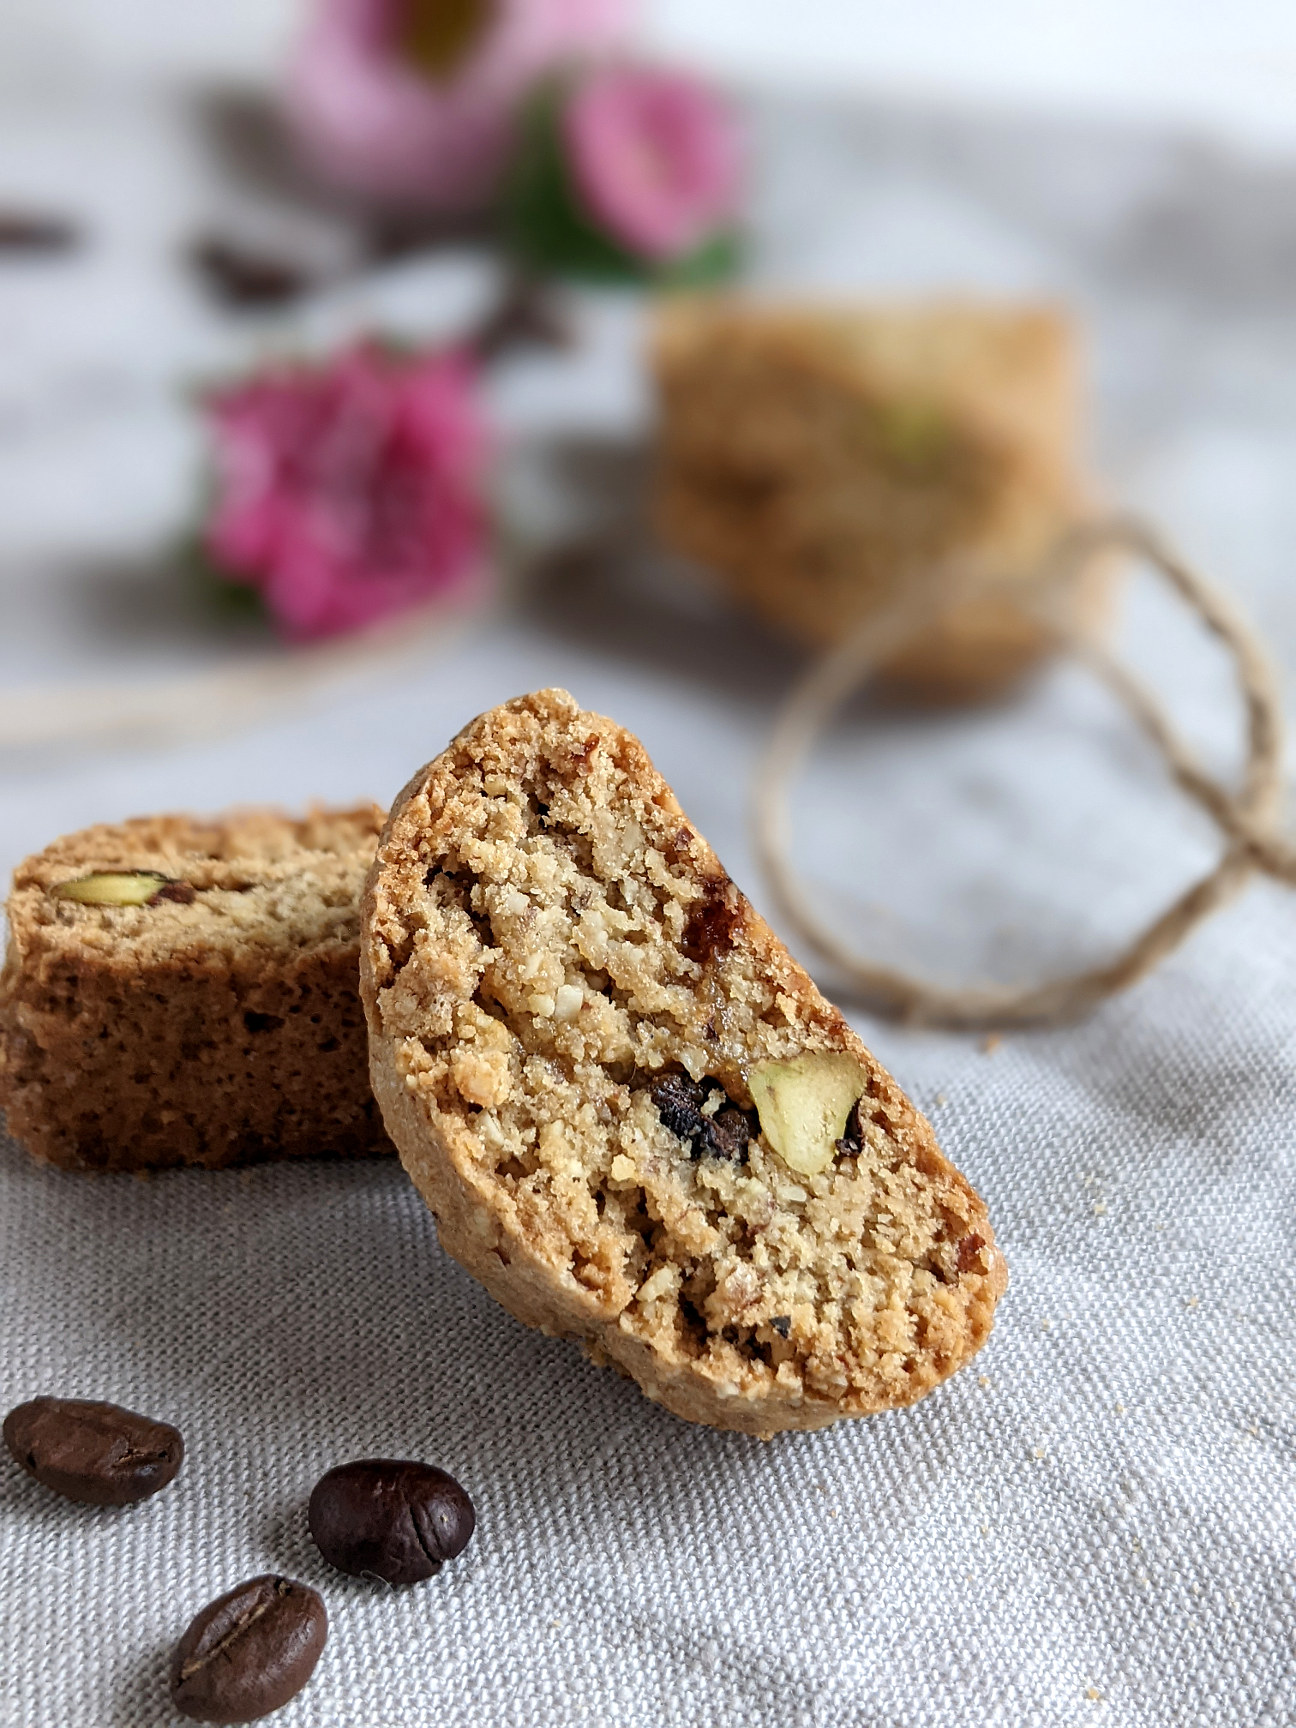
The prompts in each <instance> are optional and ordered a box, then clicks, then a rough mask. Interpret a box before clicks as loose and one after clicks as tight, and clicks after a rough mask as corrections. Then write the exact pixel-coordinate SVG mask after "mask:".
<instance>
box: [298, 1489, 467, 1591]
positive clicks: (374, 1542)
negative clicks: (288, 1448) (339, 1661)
mask: <svg viewBox="0 0 1296 1728" xmlns="http://www.w3.org/2000/svg"><path fill="white" fill-rule="evenodd" d="M308 1517H309V1522H310V1533H311V1535H312V1536H313V1537H314V1538H315V1543H316V1546H317V1547H318V1548H319V1551H320V1553H321V1554H322V1555H323V1556H324V1558H325V1559H326V1560H327V1561H328V1562H329V1564H330V1565H331V1566H336V1567H337V1569H338V1570H339V1572H350V1573H351V1574H352V1575H353V1576H355V1577H361V1576H364V1575H369V1574H372V1575H373V1576H374V1577H377V1578H385V1579H386V1580H387V1582H388V1583H389V1584H418V1583H419V1582H421V1580H422V1579H424V1578H431V1577H432V1576H433V1575H434V1574H435V1573H437V1572H439V1571H440V1570H441V1567H442V1565H443V1563H444V1562H445V1561H447V1560H453V1559H454V1557H455V1555H456V1554H461V1553H462V1552H463V1550H464V1549H465V1548H466V1547H467V1546H468V1538H469V1537H470V1536H471V1535H472V1533H473V1526H474V1525H475V1524H476V1522H477V1515H476V1513H475V1512H474V1511H473V1503H472V1501H471V1500H470V1499H469V1498H468V1495H467V1494H466V1492H465V1491H464V1490H463V1489H462V1488H461V1487H460V1486H459V1484H458V1483H457V1482H456V1481H455V1479H454V1477H453V1476H448V1475H447V1474H446V1472H445V1471H444V1470H438V1469H437V1468H436V1466H435V1465H433V1464H415V1463H411V1462H408V1461H406V1462H401V1461H399V1460H396V1459H391V1458H363V1459H360V1460H359V1461H358V1462H356V1463H354V1464H339V1465H338V1467H337V1469H336V1470H330V1471H329V1473H328V1474H327V1476H321V1477H320V1479H319V1481H318V1482H317V1483H316V1484H315V1491H314V1493H313V1494H312V1495H311V1497H310V1510H309V1513H308Z"/></svg>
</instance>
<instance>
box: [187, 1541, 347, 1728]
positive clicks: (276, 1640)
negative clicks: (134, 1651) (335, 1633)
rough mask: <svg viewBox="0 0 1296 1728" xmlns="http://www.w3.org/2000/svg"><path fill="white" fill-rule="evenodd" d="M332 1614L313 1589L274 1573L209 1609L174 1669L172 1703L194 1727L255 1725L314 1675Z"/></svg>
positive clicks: (195, 1622) (193, 1625) (194, 1625)
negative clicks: (202, 1723) (235, 1723)
mask: <svg viewBox="0 0 1296 1728" xmlns="http://www.w3.org/2000/svg"><path fill="white" fill-rule="evenodd" d="M327 1637H328V1614H327V1613H326V1612H325V1609H324V1602H323V1598H322V1597H321V1596H320V1595H319V1594H318V1592H317V1591H314V1590H312V1589H311V1588H310V1586H309V1585H307V1584H298V1583H296V1582H295V1581H294V1580H293V1579H292V1578H277V1577H276V1576H275V1575H274V1574H273V1573H272V1572H267V1573H265V1574H263V1576H262V1577H260V1578H249V1579H248V1581H247V1583H246V1584H239V1585H237V1586H236V1587H235V1588H234V1589H233V1590H231V1591H229V1592H228V1593H227V1594H226V1595H224V1596H218V1597H217V1599H216V1600H215V1601H214V1602H209V1603H208V1604H207V1606H206V1607H205V1608H204V1609H203V1610H202V1612H201V1613H200V1614H196V1615H195V1616H194V1618H193V1619H192V1620H191V1621H190V1622H189V1629H188V1631H186V1633H185V1635H184V1637H183V1638H182V1639H181V1640H180V1642H179V1644H178V1645H177V1646H176V1653H175V1656H174V1657H173V1658H172V1662H171V1702H172V1703H173V1704H174V1705H175V1707H176V1709H177V1710H178V1711H179V1712H180V1713H181V1715H182V1716H188V1717H190V1718H191V1719H192V1720H193V1721H195V1722H256V1721H257V1720H259V1718H260V1717H262V1716H268V1715H269V1714H270V1712H271V1711H272V1710H278V1709H280V1708H281V1707H282V1706H283V1705H284V1704H286V1703H287V1702H288V1700H289V1699H290V1698H295V1697H296V1696H297V1694H298V1693H299V1692H300V1691H301V1689H302V1687H303V1686H304V1685H305V1684H306V1682H307V1681H308V1680H309V1679H310V1677H311V1675H312V1674H313V1673H314V1672H315V1664H316V1663H317V1662H318V1661H319V1659H320V1651H321V1650H323V1648H324V1640H325V1639H326V1638H327Z"/></svg>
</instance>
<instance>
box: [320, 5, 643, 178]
mask: <svg viewBox="0 0 1296 1728" xmlns="http://www.w3.org/2000/svg"><path fill="white" fill-rule="evenodd" d="M441 3H442V0H317V8H316V16H315V19H314V23H313V26H312V27H311V29H310V30H309V31H308V32H307V34H306V36H305V38H304V40H303V41H302V44H301V46H300V48H299V50H298V52H297V56H296V59H295V61H294V63H293V66H292V70H291V73H290V77H289V84H288V90H287V101H288V112H289V117H290V120H291V121H292V123H293V126H294V129H295V131H296V134H297V137H298V139H299V141H300V144H301V147H302V150H303V153H304V154H305V156H306V157H307V159H308V160H309V161H310V162H311V163H312V165H313V166H314V167H315V168H316V170H317V171H318V172H319V173H320V174H321V175H322V176H323V177H324V178H325V179H326V180H328V181H330V182H331V183H332V184H333V185H335V186H337V187H339V188H341V189H342V190H344V191H349V192H358V193H361V194H363V195H366V196H369V197H376V198H379V199H383V200H387V201H391V202H399V203H413V204H418V205H421V206H423V207H425V208H429V209H434V210H440V211H446V212H461V211H465V210H472V209H475V208H479V207H480V206H481V205H482V204H483V203H485V202H487V201H488V200H489V199H490V197H491V196H492V195H493V193H494V192H495V190H496V188H497V186H498V184H499V181H500V178H501V176H502V173H503V170H504V167H505V165H506V162H507V157H508V152H509V146H510V143H511V140H512V129H513V120H514V116H515V114H516V111H517V108H518V106H519V103H520V102H521V99H522V97H523V96H524V94H525V92H526V91H527V90H528V89H529V87H530V86H531V84H532V83H533V82H534V81H535V80H536V79H537V78H539V77H541V76H543V75H544V74H545V73H546V72H548V71H550V70H551V69H553V68H554V67H555V66H557V65H559V64H562V63H564V62H566V61H568V60H570V59H572V58H573V57H577V56H590V55H595V54H598V53H601V52H604V51H606V50H607V49H608V48H609V47H611V46H613V45H614V44H615V43H616V42H618V41H619V40H620V39H621V38H622V36H623V35H624V34H625V31H626V28H627V26H628V23H629V20H630V18H631V16H632V15H633V13H634V11H635V10H636V6H637V0H478V3H477V5H476V6H475V7H474V6H473V5H472V4H471V0H461V4H463V5H466V7H467V10H466V11H465V12H464V13H462V15H461V17H460V20H459V22H460V23H461V24H463V25H464V28H463V32H462V38H461V41H460V43H459V44H458V46H459V49H460V51H459V53H458V54H457V56H455V57H453V58H452V59H451V60H450V62H449V63H448V64H445V65H437V66H429V65H428V64H427V63H426V55H425V54H423V55H422V57H421V56H420V46H419V44H420V41H421V40H422V37H423V32H425V31H426V29H427V28H428V27H429V25H431V26H433V27H435V24H436V19H435V17H434V16H433V14H432V12H431V8H432V7H433V6H435V5H439V4H441ZM474 11H475V12H476V13H477V14H478V15H479V20H475V19H474V17H473V13H474ZM465 20H466V23H465ZM474 28H475V34H474Z"/></svg>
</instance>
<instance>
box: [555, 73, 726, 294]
mask: <svg viewBox="0 0 1296 1728" xmlns="http://www.w3.org/2000/svg"><path fill="white" fill-rule="evenodd" d="M563 128H564V133H565V139H566V146H567V154H568V158H569V161H570V164H571V170H572V174H573V176H574V179H575V184H576V188H577V191H578V193H579V195H580V197H581V199H582V200H583V202H584V203H585V205H586V206H587V208H588V210H589V213H590V214H591V215H592V216H593V217H594V219H595V221H596V222H597V224H598V225H599V226H600V227H601V228H603V229H604V230H605V231H606V232H607V233H608V234H610V235H611V236H612V237H613V238H614V239H616V240H618V241H619V242H620V243H621V244H622V245H623V246H625V247H626V248H627V250H628V251H630V252H633V253H636V254H637V255H639V256H641V257H647V258H651V259H654V260H665V259H671V258H679V257H682V256H683V255H684V254H685V253H688V252H691V251H692V250H693V249H694V248H695V247H697V246H698V245H700V244H701V242H702V241H703V240H705V239H706V238H707V237H708V235H710V234H712V233H714V232H715V230H716V229H717V228H719V227H721V226H722V225H723V224H725V223H727V222H729V221H731V220H732V218H733V216H734V214H735V211H736V208H737V203H738V193H739V183H740V178H741V148H740V143H739V138H738V131H737V127H736V125H735V123H734V120H733V117H732V116H731V114H730V113H729V111H728V109H727V108H726V107H725V106H724V105H723V103H722V102H721V101H720V99H719V98H718V97H717V96H715V95H713V94H712V92H711V91H709V90H707V89H706V88H705V87H704V86H702V85H701V84H698V83H696V82H695V81H694V80H693V79H691V78H687V77H684V76H683V75H682V74H680V73H678V72H664V71H654V70H650V69H646V68H632V67H614V68H609V69H607V70H605V71H599V72H594V73H592V74H591V75H590V76H589V77H588V78H587V79H585V80H584V81H583V82H582V83H580V84H578V85H577V87H576V89H575V90H574V91H573V93H572V95H571V98H570V100H569V102H568V105H567V109H566V112H565V114H564V116H563Z"/></svg>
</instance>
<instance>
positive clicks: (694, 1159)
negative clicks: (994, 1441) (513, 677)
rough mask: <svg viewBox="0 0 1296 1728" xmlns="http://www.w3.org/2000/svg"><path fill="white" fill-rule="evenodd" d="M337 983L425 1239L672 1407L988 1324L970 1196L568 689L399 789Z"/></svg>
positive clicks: (968, 1340)
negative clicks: (349, 988)
mask: <svg viewBox="0 0 1296 1728" xmlns="http://www.w3.org/2000/svg"><path fill="white" fill-rule="evenodd" d="M361 990H362V995H363V997H364V1002H365V1009H366V1013H367V1015H368V1019H369V1028H370V1060H371V1076H372V1081H373V1086H374V1092H375V1095H376V1096H377V1098H378V1100H379V1102H380V1103H381V1105H382V1109H383V1114H384V1117H385V1119H386V1122H387V1126H388V1129H389V1131H390V1133H391V1136H392V1138H393V1140H394V1141H395V1142H396V1145H397V1148H398V1150H399V1151H400V1154H401V1157H402V1159H403V1160H404V1162H405V1164H406V1167H407V1168H408V1170H409V1172H410V1174H411V1175H412V1177H413V1178H414V1181H415V1183H416V1184H417V1186H418V1188H419V1189H420V1191H421V1193H422V1194H423V1196H424V1198H425V1199H426V1201H427V1202H428V1204H429V1206H430V1207H431V1208H432V1210H433V1212H434V1213H435V1214H436V1216H437V1220H438V1230H439V1234H440V1237H441V1240H442V1243H443V1244H444V1246H445V1247H446V1248H447V1249H448V1250H449V1252H450V1253H451V1254H453V1255H454V1256H455V1258H456V1259H458V1260H459V1261H460V1262H461V1263H462V1264H463V1265H464V1266H466V1267H467V1269H468V1270H469V1271H470V1272H471V1273H472V1274H473V1275H474V1276H475V1277H476V1278H478V1279H479V1280H480V1281H481V1282H482V1283H483V1284H484V1285H485V1286H486V1288H487V1289H488V1290H489V1291H490V1292H491V1294H492V1295H494V1296H495V1297H496V1298H497V1299H498V1300H499V1301H500V1302H501V1303H502V1304H503V1305H504V1306H505V1307H506V1308H507V1309H509V1311H510V1312H511V1313H513V1314H514V1315H516V1316H517V1317H518V1318H519V1319H521V1320H523V1321H525V1322H526V1323H527V1324H529V1325H532V1326H537V1327H540V1328H542V1329H543V1330H545V1331H547V1332H553V1333H561V1334H566V1335H569V1336H572V1337H575V1338H578V1339H580V1340H581V1341H582V1342H583V1343H584V1345H585V1347H586V1349H587V1351H588V1352H589V1354H590V1355H592V1356H593V1357H594V1358H595V1360H600V1361H606V1362H611V1363H613V1364H615V1365H616V1366H617V1367H619V1368H621V1369H622V1370H624V1371H625V1372H626V1373H627V1374H629V1375H631V1376H632V1377H633V1378H634V1379H635V1380H636V1381H638V1383H639V1385H640V1386H641V1387H642V1388H643V1390H644V1391H645V1392H646V1393H647V1394H648V1395H649V1396H650V1397H652V1398H654V1399H657V1400H659V1401H660V1402H661V1403H662V1404H664V1405H665V1406H666V1407H667V1408H668V1409H670V1410H672V1411H674V1412H675V1413H676V1414H677V1415H680V1416H683V1417H686V1418H688V1419H690V1420H692V1421H697V1422H705V1423H710V1424H713V1425H715V1426H717V1427H722V1428H733V1429H740V1430H745V1431H747V1432H750V1433H756V1434H763V1435H768V1434H772V1433H773V1432H775V1431H776V1430H778V1429H783V1428H815V1427H820V1426H822V1425H824V1424H825V1423H828V1422H831V1421H833V1420H834V1419H836V1418H837V1417H839V1416H844V1415H862V1414H866V1413H868V1412H871V1411H877V1410H883V1409H888V1408H891V1407H893V1406H896V1405H902V1404H908V1403H910V1402H912V1401H913V1400H914V1399H916V1398H918V1397H920V1396H921V1395H922V1394H923V1393H924V1392H926V1391H928V1390H930V1389H931V1388H932V1387H933V1386H935V1385H936V1384H937V1383H938V1382H939V1381H941V1380H943V1379H944V1378H945V1377H946V1376H947V1375H949V1374H951V1373H952V1372H953V1371H954V1370H955V1369H956V1368H958V1367H959V1366H960V1365H961V1364H962V1363H963V1362H964V1361H966V1360H967V1358H968V1357H969V1356H970V1355H971V1354H972V1353H973V1352H974V1351H975V1350H976V1349H977V1348H978V1347H979V1346H980V1345H981V1344H982V1343H983V1342H984V1340H985V1338H986V1337H987V1335H988V1334H989V1331H990V1327H991V1323H992V1317H993V1312H994V1306H995V1302H996V1300H997V1299H998V1297H999V1295H1000V1293H1001V1292H1002V1290H1003V1288H1004V1285H1005V1282H1006V1270H1005V1266H1004V1261H1003V1257H1002V1255H1001V1254H1000V1252H999V1251H998V1249H997V1248H996V1247H995V1243H994V1236H993V1232H992V1230H991V1228H990V1224H989V1221H988V1219H987V1216H986V1210H985V1207H984V1205H983V1204H982V1202H981V1200H980V1199H979V1198H978V1197H977V1195H976V1194H975V1193H974V1192H973V1190H972V1189H971V1187H970V1186H969V1185H968V1183H967V1182H966V1181H965V1180H964V1178H963V1177H962V1176H961V1175H960V1174H959V1173H958V1172H957V1171H956V1170H955V1169H954V1168H953V1167H952V1166H951V1165H950V1164H949V1163H948V1162H947V1161H946V1159H945V1158H944V1157H943V1156H942V1155H941V1153H940V1151H939V1150H938V1148H937V1146H936V1144H935V1142H934V1140H933V1138H932V1134H931V1130H930V1128H929V1127H928V1125H927V1123H926V1122H925V1121H924V1120H923V1118H922V1117H921V1116H919V1115H918V1114H917V1113H916V1112H915V1111H914V1109H913V1108H912V1106H911V1105H910V1104H909V1103H908V1101H907V1100H906V1099H905V1097H904V1095H903V1094H902V1093H901V1091H900V1089H899V1088H898V1087H897V1085H896V1084H895V1082H894V1081H893V1080H892V1079H891V1077H890V1076H889V1075H888V1074H887V1073H886V1072H885V1070H884V1069H882V1068H881V1067H880V1065H879V1064H878V1063H877V1062H876V1061H875V1059H874V1058H873V1057H872V1056H871V1055H870V1053H869V1052H868V1050H867V1049H866V1048H865V1047H864V1045H863V1044H862V1043H861V1041H860V1040H859V1038H858V1037H857V1036H856V1034H855V1033H854V1032H853V1031H852V1030H851V1028H850V1027H849V1026H848V1025H847V1023H846V1021H845V1020H844V1019H843V1018H842V1016H841V1015H840V1013H839V1012H838V1011H837V1009H835V1008H834V1007H833V1006H832V1005H831V1004H830V1003H828V1002H827V1001H825V999H824V998H823V997H822V996H821V995H820V994H819V992H818V991H817V990H816V988H815V986H814V985H813V983H812V982H811V980H810V979H809V978H808V976H807V975H806V973H805V972H804V971H803V970H802V969H801V967H800V966H799V965H797V963H796V962H795V961H794V960H793V959H792V957H791V956H790V955H789V954H788V953H787V951H786V950H785V949H784V948H783V946H782V944H781V943H780V942H779V941H778V940H777V938H776V937H775V936H774V934H773V932H772V931H771V930H770V929H769V928H768V926H767V925H766V924H765V923H764V922H763V920H762V919H761V918H760V917H759V916H758V915H757V914H756V913H755V911H754V910H753V909H752V907H751V906H750V904H749V903H748V901H747V900H746V899H745V898H744V896H743V895H742V894H741V893H740V892H739V891H738V889H737V888H736V887H735V886H734V884H733V883H732V882H731V881H730V880H729V878H728V876H727V875H726V874H725V872H724V870H723V869H722V867H721V865H720V863H719V861H718V860H717V859H716V857H715V854H714V853H713V852H712V851H711V849H710V847H709V846H708V845H707V844H706V842H705V840H703V839H702V837H701V836H700V835H699V834H698V833H697V831H696V829H695V828H694V827H693V826H692V824H691V823H690V822H689V821H688V820H687V818H686V817H685V816H684V814H683V812H682V810H681V809H680V807H679V804H678V803H677V801H676V799H675V797H674V795H673V793H672V792H671V790H670V788H669V787H668V786H667V785H666V784H665V782H664V781H663V780H662V779H661V777H660V775H659V774H658V773H657V772H656V770H655V769H654V768H653V765H652V763H651V762H650V760H649V758H648V756H647V754H646V752H645V751H644V749H643V746H642V745H641V744H640V743H639V742H638V740H637V739H635V738H634V737H632V736H631V735H630V734H629V733H628V732H626V731H624V730H623V729H622V728H621V727H619V726H617V725H616V724H615V723H614V722H613V721H611V720H608V719H606V718H604V717H603V716H600V715H597V714H592V713H587V712H584V711H582V710H581V709H580V707H579V706H578V705H577V703H576V702H575V701H574V699H573V698H572V697H571V696H569V695H568V694H567V693H566V692H565V691H561V690H545V691H541V692H539V693H538V694H535V695H531V696H524V697H519V698H518V699H517V700H516V701H513V702H509V703H506V704H505V705H504V706H503V707H501V708H496V709H493V710H492V711H491V712H489V713H487V714H484V715H482V716H481V717H480V718H479V719H478V720H476V721H474V722H473V723H472V724H471V725H470V726H469V727H467V728H466V729H465V730H464V731H463V732H462V733H461V734H460V735H459V736H458V737H457V738H456V739H455V740H454V741H453V742H452V743H451V745H450V746H449V748H448V749H447V750H446V751H445V752H444V753H443V754H442V755H441V756H439V757H437V759H436V760H435V761H434V762H432V763H430V764H429V765H428V766H427V767H426V768H424V769H423V770H421V771H420V773H419V774H417V775H416V776H415V777H414V779H413V780H412V781H411V782H410V784H409V785H408V786H407V787H406V788H405V790H404V792H403V793H402V794H401V795H400V796H399V797H398V799H397V800H396V803H395V804H394V806H393V808H392V814H391V817H390V819H389V822H388V825H387V828H386V830H385V832H384V836H383V839H382V841H381V842H380V845H379V848H378V855H377V858H376V860H375V863H374V867H373V870H372V872H371V875H370V879H369V884H368V888H367V890H366V895H365V905H364V931H363V937H362V944H361Z"/></svg>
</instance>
